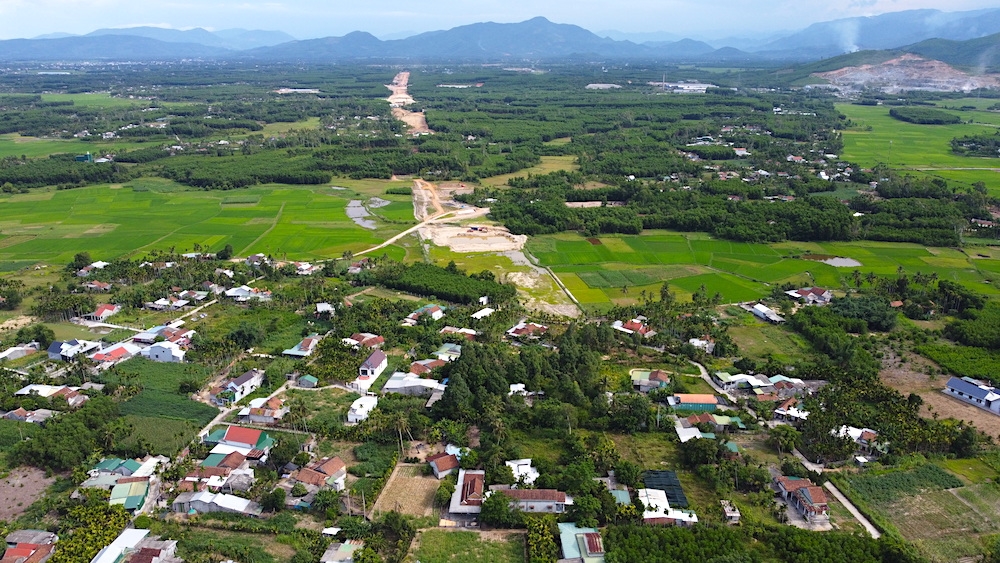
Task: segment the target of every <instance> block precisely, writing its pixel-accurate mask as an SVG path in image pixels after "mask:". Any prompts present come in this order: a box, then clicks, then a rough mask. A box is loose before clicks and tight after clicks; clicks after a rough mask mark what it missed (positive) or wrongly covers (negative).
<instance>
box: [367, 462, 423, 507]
mask: <svg viewBox="0 0 1000 563" xmlns="http://www.w3.org/2000/svg"><path fill="white" fill-rule="evenodd" d="M423 468H424V465H423V464H420V465H409V464H400V465H398V466H396V469H395V470H394V471H393V474H392V476H391V477H390V478H389V482H388V483H387V484H386V486H385V489H384V490H383V491H382V494H380V495H379V497H378V500H377V501H376V502H375V506H374V507H372V512H373V513H374V514H380V513H384V512H389V511H390V510H395V511H397V512H399V513H400V514H409V515H411V516H431V515H433V514H434V493H436V492H437V489H438V486H439V485H440V481H438V480H437V479H435V478H434V477H433V476H425V475H423Z"/></svg>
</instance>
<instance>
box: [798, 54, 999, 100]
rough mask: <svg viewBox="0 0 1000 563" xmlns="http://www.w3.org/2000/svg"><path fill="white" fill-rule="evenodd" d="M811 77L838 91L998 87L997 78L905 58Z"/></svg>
mask: <svg viewBox="0 0 1000 563" xmlns="http://www.w3.org/2000/svg"><path fill="white" fill-rule="evenodd" d="M812 76H815V77H818V78H822V79H824V80H827V81H829V82H830V84H831V85H832V86H835V87H837V88H839V89H841V90H861V89H863V88H879V89H881V90H883V91H885V92H890V93H893V92H901V91H904V90H929V91H934V92H955V91H966V92H967V91H970V90H975V89H976V88H997V87H1000V78H998V77H997V76H996V75H990V74H984V75H978V76H973V75H970V74H968V73H966V72H963V71H961V70H958V69H956V68H954V67H952V66H950V65H948V64H945V63H943V62H941V61H936V60H930V59H925V58H923V57H920V56H917V55H913V54H906V55H903V56H901V57H897V58H895V59H890V60H888V61H885V62H884V63H881V64H871V65H861V66H849V67H844V68H842V69H839V70H833V71H829V72H817V73H814V74H813V75H812Z"/></svg>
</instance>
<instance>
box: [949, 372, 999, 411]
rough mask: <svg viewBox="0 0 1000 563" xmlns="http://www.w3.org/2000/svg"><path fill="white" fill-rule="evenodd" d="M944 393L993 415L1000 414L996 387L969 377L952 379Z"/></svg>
mask: <svg viewBox="0 0 1000 563" xmlns="http://www.w3.org/2000/svg"><path fill="white" fill-rule="evenodd" d="M944 393H945V394H946V395H950V396H952V397H954V398H956V399H958V400H960V401H963V402H966V403H969V404H970V405H974V406H977V407H979V408H981V409H983V410H987V411H990V412H991V413H993V414H1000V391H998V390H997V388H996V387H993V386H992V385H989V384H987V383H984V382H982V381H979V380H976V379H972V378H971V377H962V378H958V377H952V378H951V379H949V380H948V383H946V384H945V387H944Z"/></svg>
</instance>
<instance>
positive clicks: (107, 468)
mask: <svg viewBox="0 0 1000 563" xmlns="http://www.w3.org/2000/svg"><path fill="white" fill-rule="evenodd" d="M140 467H142V464H141V463H139V462H138V461H136V460H134V459H121V458H117V457H107V458H104V459H102V460H101V461H100V462H99V463H98V464H97V465H95V466H94V467H93V468H92V469H91V470H90V474H91V475H92V476H96V475H100V474H109V475H123V476H125V477H131V476H132V474H133V473H135V472H136V471H138V470H139V468H140Z"/></svg>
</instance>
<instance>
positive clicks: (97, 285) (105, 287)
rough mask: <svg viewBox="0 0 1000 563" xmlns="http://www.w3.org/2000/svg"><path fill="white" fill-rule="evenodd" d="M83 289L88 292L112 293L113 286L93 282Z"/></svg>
mask: <svg viewBox="0 0 1000 563" xmlns="http://www.w3.org/2000/svg"><path fill="white" fill-rule="evenodd" d="M83 288H84V289H86V290H87V291H110V290H111V284H110V283H105V282H102V281H97V280H93V281H89V282H87V283H85V284H83Z"/></svg>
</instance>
